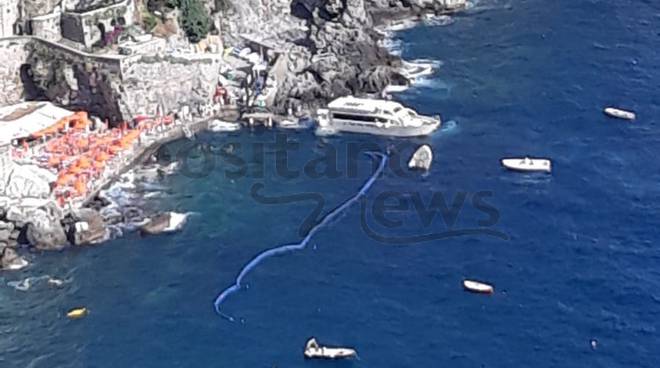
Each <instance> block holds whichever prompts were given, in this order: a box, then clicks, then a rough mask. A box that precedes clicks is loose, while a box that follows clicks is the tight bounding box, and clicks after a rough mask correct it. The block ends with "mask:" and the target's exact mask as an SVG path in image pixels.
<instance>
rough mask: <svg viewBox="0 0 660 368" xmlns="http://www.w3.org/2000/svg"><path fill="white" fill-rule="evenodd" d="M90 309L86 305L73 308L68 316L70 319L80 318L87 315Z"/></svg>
mask: <svg viewBox="0 0 660 368" xmlns="http://www.w3.org/2000/svg"><path fill="white" fill-rule="evenodd" d="M87 313H88V310H87V308H85V307H81V308H75V309H71V310H70V311H68V312H67V314H66V316H67V317H68V318H69V319H80V318H83V317H85V316H86V315H87Z"/></svg>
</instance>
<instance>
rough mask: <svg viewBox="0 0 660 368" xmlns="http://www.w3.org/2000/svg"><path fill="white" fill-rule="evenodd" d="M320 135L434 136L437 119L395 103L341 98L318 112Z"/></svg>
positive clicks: (439, 122) (350, 97)
mask: <svg viewBox="0 0 660 368" xmlns="http://www.w3.org/2000/svg"><path fill="white" fill-rule="evenodd" d="M317 118H318V131H319V134H328V133H337V132H351V133H366V134H375V135H385V136H395V137H416V136H425V135H429V134H431V133H433V132H434V131H435V130H437V129H438V128H439V127H440V124H441V120H440V117H439V116H437V117H430V116H423V115H418V114H417V113H416V112H415V111H413V110H412V109H409V108H406V107H404V106H403V105H401V104H400V103H398V102H394V101H388V100H378V99H368V98H356V97H353V96H347V97H340V98H338V99H336V100H334V101H332V102H330V104H328V107H327V108H326V109H319V110H318V111H317Z"/></svg>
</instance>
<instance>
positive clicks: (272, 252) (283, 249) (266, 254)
mask: <svg viewBox="0 0 660 368" xmlns="http://www.w3.org/2000/svg"><path fill="white" fill-rule="evenodd" d="M367 154H368V155H369V156H371V157H372V158H376V157H378V158H380V164H379V165H378V168H377V169H376V171H374V173H373V174H372V175H371V177H369V180H367V181H366V182H365V183H364V184H363V185H362V187H361V188H360V190H359V191H358V192H357V193H356V194H355V195H353V196H352V197H351V198H349V199H347V200H346V201H344V203H342V204H341V205H340V206H338V207H336V208H335V209H333V210H332V211H330V212H328V214H326V215H325V216H324V217H323V218H322V219H321V221H319V222H318V223H317V224H316V225H314V226H313V227H312V228H311V229H310V230H309V231H308V232H307V235H306V236H305V237H304V238H303V239H302V241H300V242H299V243H294V244H285V245H281V246H279V247H276V248H272V249H267V250H265V251H263V252H261V253H259V254H258V255H257V256H256V257H254V258H253V259H252V260H251V261H250V262H248V264H246V265H245V266H244V267H243V269H241V272H240V273H239V274H238V277H236V280H235V282H234V284H233V285H231V286H229V287H228V288H226V289H225V290H223V291H222V293H220V295H218V297H217V298H216V299H215V302H214V303H213V304H214V306H215V311H216V312H217V313H218V314H219V315H221V316H222V317H225V318H227V319H228V320H230V321H234V317H231V316H229V315H227V314H225V313H223V312H222V311H221V310H220V306H221V305H222V303H223V302H224V301H225V299H227V298H228V297H229V296H230V295H231V294H233V293H235V292H237V291H238V290H240V288H241V283H242V282H243V278H244V277H245V275H247V274H248V273H249V272H250V271H252V270H253V269H254V268H255V267H257V266H258V265H259V264H260V263H261V262H262V261H264V260H265V259H267V258H270V257H273V256H276V255H278V254H284V253H288V252H293V251H296V250H303V249H305V247H307V244H309V241H310V240H311V239H312V237H313V236H314V234H316V233H317V232H318V231H319V230H321V229H322V228H323V227H325V226H326V225H327V224H328V223H329V222H330V221H332V220H333V219H334V218H335V217H337V216H338V215H340V214H341V213H342V212H344V211H345V210H346V209H347V208H348V207H350V206H351V205H352V204H354V203H355V202H357V201H358V200H359V199H360V198H361V197H362V196H364V195H365V194H366V193H367V191H368V190H369V189H370V188H371V187H372V186H373V185H374V182H375V181H376V179H378V176H380V174H381V173H382V172H383V170H384V169H385V164H386V163H387V159H388V156H387V155H385V154H383V153H380V152H368V153H367Z"/></svg>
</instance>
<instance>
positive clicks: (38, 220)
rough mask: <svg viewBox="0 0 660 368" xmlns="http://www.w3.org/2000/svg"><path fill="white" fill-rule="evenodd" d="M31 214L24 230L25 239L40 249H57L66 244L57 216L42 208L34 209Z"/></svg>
mask: <svg viewBox="0 0 660 368" xmlns="http://www.w3.org/2000/svg"><path fill="white" fill-rule="evenodd" d="M32 215H33V217H32V219H31V221H30V222H29V223H28V225H27V230H26V236H27V240H28V242H29V243H30V244H31V245H32V246H34V247H36V248H37V249H42V250H59V249H62V248H64V247H65V246H66V244H67V236H66V233H65V232H64V228H63V227H62V224H61V223H60V219H59V218H57V217H53V216H51V215H50V214H48V213H47V212H46V211H44V210H37V211H34V212H33V214H32Z"/></svg>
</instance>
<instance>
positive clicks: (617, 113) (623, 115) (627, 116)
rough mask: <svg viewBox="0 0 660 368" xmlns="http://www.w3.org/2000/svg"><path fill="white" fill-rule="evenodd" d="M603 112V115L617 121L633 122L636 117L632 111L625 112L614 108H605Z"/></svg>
mask: <svg viewBox="0 0 660 368" xmlns="http://www.w3.org/2000/svg"><path fill="white" fill-rule="evenodd" d="M603 112H604V113H605V115H608V116H611V117H613V118H617V119H623V120H635V118H636V116H635V113H634V112H632V111H627V110H622V109H617V108H615V107H606V108H605V109H604V110H603Z"/></svg>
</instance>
